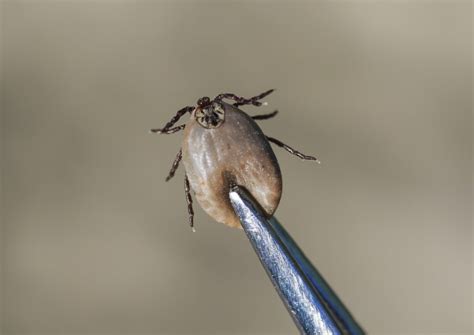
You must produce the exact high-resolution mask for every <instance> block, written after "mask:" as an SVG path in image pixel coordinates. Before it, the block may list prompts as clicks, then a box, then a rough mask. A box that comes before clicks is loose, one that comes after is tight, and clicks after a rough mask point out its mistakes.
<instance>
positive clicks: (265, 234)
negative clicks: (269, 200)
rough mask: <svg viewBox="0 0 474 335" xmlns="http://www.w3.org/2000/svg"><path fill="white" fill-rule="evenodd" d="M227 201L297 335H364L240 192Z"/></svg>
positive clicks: (273, 222) (279, 229)
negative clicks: (294, 325)
mask: <svg viewBox="0 0 474 335" xmlns="http://www.w3.org/2000/svg"><path fill="white" fill-rule="evenodd" d="M229 198H230V201H231V203H232V206H233V207H234V210H235V213H236V214H237V216H238V217H239V218H240V222H241V224H242V227H243V228H244V231H245V233H246V235H247V237H248V239H249V241H250V243H251V245H252V247H253V249H254V250H255V252H256V253H257V256H258V258H259V259H260V262H261V263H262V265H263V267H264V269H265V271H266V272H267V274H268V276H269V277H270V280H271V281H272V284H273V286H274V288H275V289H276V291H277V292H278V294H279V296H280V298H281V300H282V302H283V304H284V305H285V307H286V309H287V311H288V313H289V314H290V316H291V317H292V318H293V321H294V322H295V324H296V326H297V328H298V330H299V331H300V333H301V334H354V335H359V334H364V330H363V329H362V328H361V326H359V325H358V324H357V322H356V321H355V319H354V318H353V317H352V315H351V314H350V312H349V311H348V309H347V308H346V307H345V306H344V305H343V303H342V302H341V300H340V299H339V298H338V297H337V295H336V293H335V292H334V291H333V290H332V289H331V287H330V286H329V284H328V283H327V282H326V281H325V280H324V278H323V277H322V276H321V275H320V273H319V272H318V270H316V268H315V267H314V266H313V265H312V264H311V262H310V261H309V260H308V258H306V256H305V255H304V254H303V252H302V251H301V249H300V248H299V247H298V245H297V244H296V242H295V241H294V240H293V239H292V238H291V236H290V235H289V234H288V232H287V231H286V230H285V229H284V228H283V226H282V225H281V224H280V223H279V222H278V221H277V219H276V218H274V217H272V218H270V219H269V218H267V216H266V214H265V212H264V211H263V210H262V209H261V206H260V205H259V204H258V203H257V202H256V201H255V200H254V199H253V197H252V196H251V195H250V194H249V193H248V192H247V191H246V190H245V189H244V188H243V187H239V186H233V187H232V188H231V190H230V192H229Z"/></svg>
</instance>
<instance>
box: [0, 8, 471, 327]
mask: <svg viewBox="0 0 474 335" xmlns="http://www.w3.org/2000/svg"><path fill="white" fill-rule="evenodd" d="M1 6H2V18H1V22H2V30H3V34H2V43H3V48H2V56H3V57H2V60H3V63H2V66H3V74H2V82H3V84H2V85H3V99H2V103H3V105H2V121H3V131H2V143H3V147H2V152H3V157H2V158H3V161H2V168H3V189H2V197H3V209H2V219H3V228H2V244H1V245H2V252H3V254H2V257H3V258H2V260H3V262H2V264H3V276H2V296H3V297H2V311H3V315H2V319H3V331H4V333H5V334H117V333H121V334H290V333H296V330H295V328H294V326H293V324H292V321H291V319H290V317H289V316H288V315H287V313H286V311H285V309H284V308H283V306H282V305H281V303H280V301H279V299H278V297H277V295H276V293H275V292H274V291H273V289H272V287H271V285H270V282H269V281H268V280H267V278H266V275H265V273H264V272H263V270H262V269H261V267H260V265H259V262H258V260H257V258H256V257H255V255H254V253H253V251H252V250H251V248H250V246H249V244H248V242H247V240H246V238H245V236H244V235H243V233H242V231H238V230H232V229H229V228H227V227H225V226H223V225H219V224H216V223H214V222H213V221H212V220H211V219H210V218H209V217H207V216H206V214H204V213H203V212H202V210H201V209H199V208H198V206H196V207H195V208H196V212H197V215H196V225H197V233H195V234H193V233H192V232H191V231H190V229H189V228H188V226H187V213H186V205H185V200H184V193H183V180H182V178H183V169H182V168H181V169H180V170H179V172H178V174H177V177H176V178H175V180H172V181H171V182H169V183H165V181H164V178H165V177H166V175H167V173H168V170H169V168H170V165H171V162H172V160H173V158H174V155H175V153H176V152H177V150H178V148H179V145H180V138H181V136H180V134H175V135H173V136H171V135H170V136H158V135H150V134H148V133H147V131H148V129H149V128H151V127H159V126H162V125H163V124H164V123H165V122H166V121H168V120H169V119H170V118H171V116H172V115H173V114H174V112H175V111H176V110H178V109H179V108H181V107H183V106H185V105H188V104H193V103H194V102H195V101H196V99H197V98H199V97H201V96H203V95H211V96H214V95H216V94H218V93H220V92H223V91H231V92H235V93H237V94H241V95H246V96H251V95H254V94H257V93H260V92H261V91H263V90H266V89H269V88H277V91H276V92H275V93H274V94H272V95H271V96H270V97H269V98H268V102H269V103H270V105H269V106H268V107H263V108H256V107H247V108H245V110H246V111H248V112H249V113H260V112H269V111H271V110H272V109H274V108H278V109H279V110H280V114H279V115H278V117H277V118H276V119H274V120H269V121H262V122H261V125H262V128H263V130H264V131H265V132H266V133H267V134H269V135H272V136H275V137H278V138H279V139H281V140H283V141H285V142H287V143H289V144H291V145H293V146H295V147H296V148H299V149H301V150H302V151H304V152H306V153H308V154H317V155H318V156H319V157H320V158H321V160H322V162H323V164H322V165H321V166H317V165H315V164H312V163H309V162H302V161H299V160H298V159H296V158H294V157H291V156H290V155H288V154H287V153H286V152H284V151H282V150H280V149H278V148H275V152H276V154H277V156H278V158H279V160H280V163H281V168H282V171H283V175H284V195H283V199H282V202H281V205H280V207H279V209H278V211H277V216H278V218H279V219H280V220H281V221H282V222H283V223H284V224H285V225H286V227H287V228H288V230H289V231H290V232H291V233H292V235H293V236H294V238H295V239H296V240H297V241H298V242H299V243H300V245H301V246H302V248H303V249H304V250H305V252H306V253H307V255H308V256H309V257H310V258H311V259H312V260H313V261H314V263H315V265H316V266H317V267H318V268H319V269H320V271H321V272H322V273H323V274H324V276H325V277H326V278H327V280H328V281H329V282H330V283H331V284H332V286H333V287H334V289H335V290H336V291H337V292H338V293H339V295H340V296H341V298H342V299H343V300H344V301H345V302H346V304H347V306H348V307H349V308H350V309H351V311H352V312H353V314H354V315H355V316H356V317H357V319H358V320H359V321H360V323H361V324H362V325H363V326H364V327H365V329H367V330H368V331H370V332H371V333H372V334H381V333H391V334H414V333H425V334H432V333H436V332H438V333H439V332H441V333H450V334H452V333H466V334H467V333H471V331H472V324H471V321H472V305H471V298H472V249H471V247H472V227H471V219H472V217H471V215H472V212H471V209H472V195H471V186H472V185H471V178H472V175H471V171H472V160H471V158H472V137H471V135H472V114H471V113H472V109H471V107H472V106H471V103H472V101H471V96H472V86H471V78H472V68H471V58H472V49H471V43H472V41H471V38H472V35H471V31H470V29H471V15H472V11H471V3H470V2H468V1H465V2H462V1H445V2H431V1H405V2H395V1H393V2H383V1H379V2H376V1H370V2H355V1H354V2H331V3H326V2H316V1H314V2H304V3H303V2H290V1H287V2H270V1H240V2H237V1H235V2H226V4H224V2H217V1H216V2H209V1H200V2H197V1H173V2H171V1H167V2H164V1H155V2H152V1H148V2H145V1H142V2H133V1H128V2H115V1H87V2H85V1H81V2H79V1H76V2H73V1H70V2H67V1H63V2H61V1H57V2H52V1H51V2H48V1H34V2H26V1H3V2H2V3H1Z"/></svg>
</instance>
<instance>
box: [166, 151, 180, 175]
mask: <svg viewBox="0 0 474 335" xmlns="http://www.w3.org/2000/svg"><path fill="white" fill-rule="evenodd" d="M181 158H183V152H182V150H181V149H179V151H178V154H177V155H176V158H175V159H174V161H173V165H172V166H171V170H170V173H169V174H168V177H166V181H168V180H170V179H171V178H173V177H174V174H175V172H176V170H177V169H178V166H179V162H181Z"/></svg>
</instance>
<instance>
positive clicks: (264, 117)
mask: <svg viewBox="0 0 474 335" xmlns="http://www.w3.org/2000/svg"><path fill="white" fill-rule="evenodd" d="M277 114H278V111H274V112H272V113H268V114H261V115H254V116H252V119H254V120H268V119H271V118H272V117H274V116H275V115H277Z"/></svg>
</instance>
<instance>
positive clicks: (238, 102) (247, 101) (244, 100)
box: [214, 89, 274, 107]
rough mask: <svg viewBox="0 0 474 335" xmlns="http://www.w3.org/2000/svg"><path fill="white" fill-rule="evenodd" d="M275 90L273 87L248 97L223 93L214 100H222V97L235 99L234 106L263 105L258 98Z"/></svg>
mask: <svg viewBox="0 0 474 335" xmlns="http://www.w3.org/2000/svg"><path fill="white" fill-rule="evenodd" d="M273 91H274V89H271V90H268V91H266V92H263V93H261V94H259V95H256V96H254V97H252V98H248V99H247V98H244V97H239V96H237V95H235V94H233V93H222V94H219V95H218V96H217V97H215V98H214V100H222V99H230V100H234V101H235V103H234V106H236V107H238V106H242V105H254V106H261V105H262V103H261V102H260V101H258V100H260V99H263V98H265V97H266V96H267V95H269V94H270V93H272V92H273Z"/></svg>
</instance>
